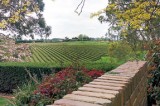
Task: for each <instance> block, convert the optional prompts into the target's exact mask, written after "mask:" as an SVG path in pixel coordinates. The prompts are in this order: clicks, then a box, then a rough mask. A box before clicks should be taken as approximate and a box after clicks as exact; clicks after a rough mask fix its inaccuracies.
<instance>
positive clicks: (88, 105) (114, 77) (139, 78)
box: [50, 61, 147, 106]
mask: <svg viewBox="0 0 160 106" xmlns="http://www.w3.org/2000/svg"><path fill="white" fill-rule="evenodd" d="M146 88H147V68H146V62H145V61H139V62H136V61H133V62H127V63H125V64H123V65H121V66H119V67H118V68H116V69H114V70H112V71H110V72H108V73H106V74H105V75H102V76H101V77H99V78H98V79H95V80H93V81H92V82H90V83H89V84H85V85H84V86H83V87H80V88H79V89H78V91H73V92H72V94H68V95H66V96H64V97H63V99H60V100H57V101H55V102H54V104H53V105H50V106H147V90H146Z"/></svg>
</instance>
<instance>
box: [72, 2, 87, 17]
mask: <svg viewBox="0 0 160 106" xmlns="http://www.w3.org/2000/svg"><path fill="white" fill-rule="evenodd" d="M85 1H86V0H81V2H80V3H79V4H78V6H77V8H76V9H75V11H74V12H75V13H77V14H78V15H80V14H81V13H82V11H83V8H84V5H85ZM80 6H81V8H80ZM79 8H80V12H78V9H79Z"/></svg>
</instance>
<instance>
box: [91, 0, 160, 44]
mask: <svg viewBox="0 0 160 106" xmlns="http://www.w3.org/2000/svg"><path fill="white" fill-rule="evenodd" d="M103 13H105V15H102V14H103ZM97 15H100V17H99V20H100V21H101V22H110V23H111V27H115V28H116V27H117V28H118V27H119V28H120V29H118V30H119V31H120V35H123V37H124V38H126V39H129V40H131V39H132V40H141V39H143V40H144V41H147V42H148V41H152V40H158V39H160V34H159V26H160V21H159V20H160V2H159V0H110V2H109V5H108V6H107V7H106V8H105V9H103V10H101V11H98V12H96V13H94V14H92V16H97ZM113 30H114V29H113ZM116 30H117V29H116Z"/></svg>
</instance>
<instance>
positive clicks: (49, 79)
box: [27, 67, 104, 106]
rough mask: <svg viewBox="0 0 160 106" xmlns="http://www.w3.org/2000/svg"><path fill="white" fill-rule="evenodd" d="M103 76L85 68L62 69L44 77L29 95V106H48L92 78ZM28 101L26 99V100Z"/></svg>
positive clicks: (101, 72) (97, 71)
mask: <svg viewBox="0 0 160 106" xmlns="http://www.w3.org/2000/svg"><path fill="white" fill-rule="evenodd" d="M102 74H104V72H103V71H100V70H91V71H89V70H87V69H85V68H83V69H81V70H80V71H78V70H75V69H73V68H72V67H69V68H66V69H63V70H62V71H60V72H58V73H56V74H51V75H49V76H46V77H44V79H43V81H42V83H41V84H40V85H39V86H38V87H37V89H36V90H35V91H34V92H32V95H30V99H29V100H30V101H28V104H29V106H37V105H38V106H39V105H42V106H44V105H48V104H51V103H53V102H54V101H55V100H56V99H60V98H62V97H63V96H64V95H66V94H68V93H71V92H72V91H74V90H77V89H78V87H80V86H82V85H84V84H86V83H89V82H90V81H92V80H93V79H94V78H97V77H99V76H101V75H102ZM27 100H28V99H27Z"/></svg>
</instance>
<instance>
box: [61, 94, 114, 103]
mask: <svg viewBox="0 0 160 106" xmlns="http://www.w3.org/2000/svg"><path fill="white" fill-rule="evenodd" d="M63 98H64V99H71V100H76V101H80V102H87V103H92V104H99V105H103V106H110V104H111V101H110V100H108V99H102V98H95V97H88V96H80V95H74V94H68V95H66V96H64V97H63Z"/></svg>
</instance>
